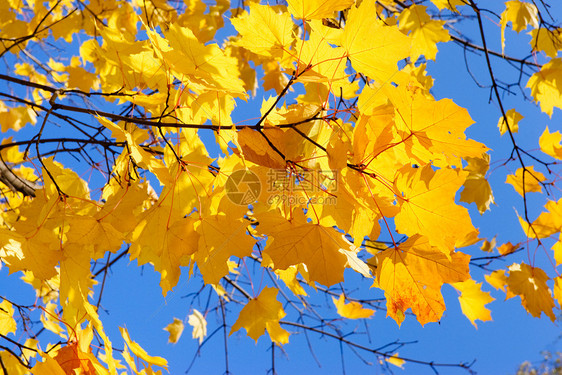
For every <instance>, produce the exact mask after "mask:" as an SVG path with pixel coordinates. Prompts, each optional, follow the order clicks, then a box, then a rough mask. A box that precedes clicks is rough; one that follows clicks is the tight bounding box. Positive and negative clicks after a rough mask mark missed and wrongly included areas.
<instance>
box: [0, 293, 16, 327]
mask: <svg viewBox="0 0 562 375" xmlns="http://www.w3.org/2000/svg"><path fill="white" fill-rule="evenodd" d="M13 316H14V307H13V306H12V304H11V303H10V302H9V301H8V300H3V301H2V302H1V303H0V334H1V335H7V334H8V333H16V328H17V326H16V321H15V320H14V317H13Z"/></svg>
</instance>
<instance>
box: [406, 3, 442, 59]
mask: <svg viewBox="0 0 562 375" xmlns="http://www.w3.org/2000/svg"><path fill="white" fill-rule="evenodd" d="M426 9H427V7H426V6H424V5H416V4H412V6H410V7H407V8H406V9H404V10H403V11H402V12H401V13H400V16H398V22H399V25H400V30H401V31H405V32H408V31H411V34H410V36H411V38H412V50H411V52H410V56H411V59H412V62H415V61H416V60H417V59H418V58H419V57H420V56H421V55H424V56H425V58H426V59H427V60H435V55H437V43H438V42H447V41H449V39H450V36H449V32H448V31H447V29H445V28H443V25H444V24H445V21H436V20H432V19H431V17H430V16H429V14H427V11H426Z"/></svg>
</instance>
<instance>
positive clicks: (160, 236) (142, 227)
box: [129, 205, 199, 295]
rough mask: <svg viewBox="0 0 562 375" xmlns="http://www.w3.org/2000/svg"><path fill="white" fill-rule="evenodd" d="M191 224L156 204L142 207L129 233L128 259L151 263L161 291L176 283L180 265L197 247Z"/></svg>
mask: <svg viewBox="0 0 562 375" xmlns="http://www.w3.org/2000/svg"><path fill="white" fill-rule="evenodd" d="M194 225H195V220H193V219H191V218H185V219H177V220H173V219H171V218H170V210H169V209H167V208H165V207H158V206H157V205H156V206H154V207H152V208H151V209H150V210H148V211H146V213H145V214H144V215H143V218H142V219H141V220H140V221H139V223H138V225H137V227H136V228H135V230H134V232H133V234H132V245H131V248H130V249H129V253H130V254H131V259H138V262H139V264H146V263H152V264H153V265H154V268H155V269H156V270H157V271H158V272H160V274H161V278H160V287H161V288H162V293H163V294H164V295H166V293H167V292H168V291H170V290H171V289H172V288H173V287H174V286H175V285H176V284H177V283H178V280H179V277H180V273H181V272H180V266H187V265H188V264H189V260H190V256H191V255H192V254H194V253H195V252H196V251H197V249H198V248H197V246H198V245H197V243H198V241H199V235H198V234H197V233H196V232H195V228H194Z"/></svg>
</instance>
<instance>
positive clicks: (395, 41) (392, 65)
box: [340, 1, 410, 83]
mask: <svg viewBox="0 0 562 375" xmlns="http://www.w3.org/2000/svg"><path fill="white" fill-rule="evenodd" d="M377 14H378V13H377V9H376V4H375V2H373V1H363V2H362V3H361V5H360V6H359V7H358V8H357V7H351V9H350V10H349V13H348V17H347V23H346V25H345V29H344V32H343V34H342V36H341V42H340V44H341V46H342V47H343V48H345V50H346V51H347V55H348V57H349V59H350V60H351V65H352V66H353V67H354V68H355V70H357V71H358V72H361V73H363V74H365V75H366V76H368V77H369V78H372V79H375V80H377V81H379V82H381V83H382V82H386V81H387V80H388V79H390V78H391V77H392V76H393V75H394V74H395V73H396V72H397V71H398V67H397V63H398V61H400V60H402V59H404V58H406V56H408V54H409V52H410V39H409V38H408V37H406V36H405V35H404V34H402V33H401V32H400V31H399V30H398V28H397V27H396V26H385V25H384V23H383V21H380V20H379V18H378V17H377ZM384 51H392V53H385V52H384Z"/></svg>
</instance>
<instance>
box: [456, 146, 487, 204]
mask: <svg viewBox="0 0 562 375" xmlns="http://www.w3.org/2000/svg"><path fill="white" fill-rule="evenodd" d="M466 161H467V162H468V165H467V166H466V167H465V168H464V170H465V171H468V176H467V177H466V180H465V182H464V184H463V187H464V189H463V191H462V192H461V196H460V201H461V202H467V203H476V206H477V207H478V212H480V214H483V213H484V212H485V211H487V210H489V209H490V204H493V203H494V195H493V193H492V188H491V187H490V183H489V182H488V180H487V179H486V172H487V171H488V169H489V168H490V155H488V154H484V155H483V156H482V158H466Z"/></svg>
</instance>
